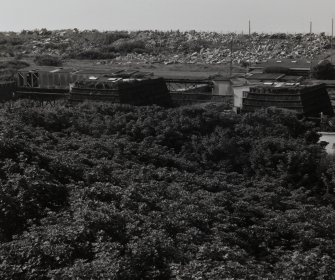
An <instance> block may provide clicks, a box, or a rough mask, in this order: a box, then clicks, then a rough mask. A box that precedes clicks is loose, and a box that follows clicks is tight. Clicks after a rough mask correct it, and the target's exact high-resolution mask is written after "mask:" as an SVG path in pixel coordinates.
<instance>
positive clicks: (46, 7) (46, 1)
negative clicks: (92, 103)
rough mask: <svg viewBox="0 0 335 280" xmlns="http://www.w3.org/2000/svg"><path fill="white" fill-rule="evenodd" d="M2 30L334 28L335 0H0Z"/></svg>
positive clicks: (263, 29)
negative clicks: (310, 25)
mask: <svg viewBox="0 0 335 280" xmlns="http://www.w3.org/2000/svg"><path fill="white" fill-rule="evenodd" d="M0 3H1V16H0V30H2V31H10V30H13V31H21V30H23V29H36V28H38V29H40V28H43V27H45V28H48V29H64V28H75V27H76V28H78V29H99V30H143V29H158V30H176V29H179V30H192V29H195V30H205V31H219V32H221V31H222V32H227V31H235V32H242V31H243V32H247V31H248V20H249V19H250V20H251V26H252V31H253V32H297V33H300V32H309V22H310V21H312V22H313V32H326V33H330V32H331V18H332V17H335V0H318V1H317V0H91V1H88V0H52V1H51V0H29V1H27V0H14V1H8V0H0Z"/></svg>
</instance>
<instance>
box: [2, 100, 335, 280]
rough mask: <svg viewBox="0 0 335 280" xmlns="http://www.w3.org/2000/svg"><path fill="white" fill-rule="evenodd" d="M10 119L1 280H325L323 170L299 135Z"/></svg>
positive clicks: (64, 112)
mask: <svg viewBox="0 0 335 280" xmlns="http://www.w3.org/2000/svg"><path fill="white" fill-rule="evenodd" d="M14 106H15V108H16V109H15V110H12V109H10V107H9V106H7V107H5V108H3V109H1V110H0V118H1V122H0V127H1V133H0V183H1V184H0V186H1V187H0V278H1V279H122V280H123V279H184V280H186V279H273V280H274V279H332V278H333V275H334V264H335V262H334V260H335V250H334V248H335V243H334V240H335V233H334V230H333V229H334V226H335V210H334V206H335V200H334V198H335V196H334V187H335V172H334V170H335V165H334V163H333V162H332V161H331V160H329V159H328V158H327V157H326V156H325V153H324V151H323V149H322V147H321V146H320V145H319V144H317V141H318V135H317V134H316V133H315V130H316V129H317V128H316V127H315V125H314V124H313V123H310V122H306V121H302V120H298V119H297V118H296V117H295V116H294V115H293V114H291V113H287V112H282V111H278V110H277V111H274V110H267V111H259V112H256V113H252V114H245V115H235V114H232V113H231V114H230V113H229V114H222V113H221V112H219V111H217V110H216V109H215V107H214V108H211V109H203V108H194V107H190V108H177V109H163V108H160V107H156V106H152V107H132V106H125V105H106V104H91V103H84V104H81V105H78V106H76V107H74V108H71V107H67V106H65V105H64V104H63V105H61V104H58V105H57V106H54V107H38V106H34V105H32V104H31V103H29V104H25V102H22V101H21V102H20V103H16V104H14ZM7 108H8V109H7Z"/></svg>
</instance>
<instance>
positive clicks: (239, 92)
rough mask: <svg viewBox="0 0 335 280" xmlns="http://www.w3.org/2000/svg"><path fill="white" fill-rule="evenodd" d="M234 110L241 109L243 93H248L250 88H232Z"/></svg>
mask: <svg viewBox="0 0 335 280" xmlns="http://www.w3.org/2000/svg"><path fill="white" fill-rule="evenodd" d="M233 89H234V108H242V104H243V92H244V91H249V90H250V86H241V87H238V86H234V87H233Z"/></svg>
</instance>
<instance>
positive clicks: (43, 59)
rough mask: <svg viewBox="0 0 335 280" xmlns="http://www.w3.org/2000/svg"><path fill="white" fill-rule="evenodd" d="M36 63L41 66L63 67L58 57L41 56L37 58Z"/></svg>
mask: <svg viewBox="0 0 335 280" xmlns="http://www.w3.org/2000/svg"><path fill="white" fill-rule="evenodd" d="M34 62H35V63H36V64H37V65H39V66H62V65H63V62H62V60H61V59H60V58H59V57H57V56H52V55H40V56H36V57H35V60H34Z"/></svg>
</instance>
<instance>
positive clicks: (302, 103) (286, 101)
mask: <svg viewBox="0 0 335 280" xmlns="http://www.w3.org/2000/svg"><path fill="white" fill-rule="evenodd" d="M243 95H244V96H243V104H242V108H243V111H255V110H257V109H260V108H267V107H277V108H283V109H288V110H293V111H295V112H297V113H299V114H304V115H307V116H319V115H320V113H323V114H325V115H328V116H332V115H333V114H334V112H333V108H332V106H331V102H330V99H329V96H328V92H327V89H326V86H325V84H318V85H300V84H296V83H265V84H263V85H260V86H255V87H251V88H250V90H249V91H246V92H244V93H243Z"/></svg>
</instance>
